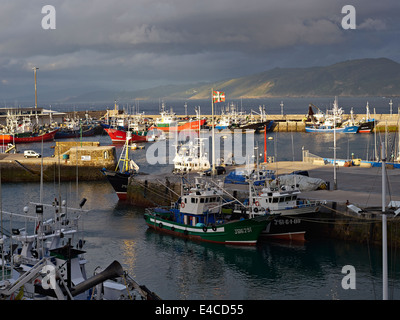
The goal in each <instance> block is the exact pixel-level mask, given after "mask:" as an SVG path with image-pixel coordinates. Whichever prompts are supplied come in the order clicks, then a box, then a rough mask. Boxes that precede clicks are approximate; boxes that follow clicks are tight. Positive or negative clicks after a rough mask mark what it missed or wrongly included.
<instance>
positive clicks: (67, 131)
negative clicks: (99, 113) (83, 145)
mask: <svg viewBox="0 0 400 320" xmlns="http://www.w3.org/2000/svg"><path fill="white" fill-rule="evenodd" d="M96 129H97V126H94V125H90V126H87V125H85V126H82V128H68V127H62V128H60V129H59V130H58V131H57V132H56V135H55V139H68V138H79V137H91V136H93V135H94V134H95V133H96Z"/></svg>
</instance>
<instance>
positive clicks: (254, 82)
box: [69, 58, 400, 102]
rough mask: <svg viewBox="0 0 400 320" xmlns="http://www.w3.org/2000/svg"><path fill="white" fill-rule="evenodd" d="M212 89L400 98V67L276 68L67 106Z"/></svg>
mask: <svg viewBox="0 0 400 320" xmlns="http://www.w3.org/2000/svg"><path fill="white" fill-rule="evenodd" d="M211 88H214V90H220V91H224V92H225V94H226V96H227V97H228V98H230V99H237V98H243V99H246V98H268V97H317V96H319V97H332V96H353V97H360V96H400V64H399V63H397V62H395V61H393V60H390V59H387V58H377V59H358V60H348V61H344V62H340V63H336V64H333V65H330V66H323V67H309V68H274V69H271V70H268V71H264V72H260V73H257V74H253V75H248V76H244V77H240V78H233V79H226V80H221V81H217V82H212V83H211V82H210V83H197V84H185V85H165V86H159V87H155V88H150V89H145V90H138V91H122V92H115V91H108V92H106V91H94V92H89V93H86V94H82V95H79V96H76V97H74V98H70V99H69V101H70V102H73V101H79V102H85V101H92V102H93V101H113V100H118V101H130V100H135V99H144V100H147V99H160V98H168V99H186V100H190V99H208V98H210V95H211Z"/></svg>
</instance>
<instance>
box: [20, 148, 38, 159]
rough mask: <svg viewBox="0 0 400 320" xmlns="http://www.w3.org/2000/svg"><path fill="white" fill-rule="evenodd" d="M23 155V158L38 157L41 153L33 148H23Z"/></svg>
mask: <svg viewBox="0 0 400 320" xmlns="http://www.w3.org/2000/svg"><path fill="white" fill-rule="evenodd" d="M24 157H25V158H40V157H41V155H40V154H39V153H37V152H36V151H33V150H25V151H24Z"/></svg>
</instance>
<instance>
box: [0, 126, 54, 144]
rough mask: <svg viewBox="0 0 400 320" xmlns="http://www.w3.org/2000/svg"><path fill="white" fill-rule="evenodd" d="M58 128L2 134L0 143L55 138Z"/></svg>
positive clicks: (28, 141)
mask: <svg viewBox="0 0 400 320" xmlns="http://www.w3.org/2000/svg"><path fill="white" fill-rule="evenodd" d="M57 131H58V129H54V130H39V131H37V132H24V133H6V134H0V143H3V144H7V143H30V142H42V141H51V140H54V138H55V135H56V133H57Z"/></svg>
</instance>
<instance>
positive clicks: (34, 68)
mask: <svg viewBox="0 0 400 320" xmlns="http://www.w3.org/2000/svg"><path fill="white" fill-rule="evenodd" d="M32 69H33V73H34V75H35V115H36V124H38V122H39V121H38V115H37V87H36V70H38V69H39V68H38V67H33V68H32Z"/></svg>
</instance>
